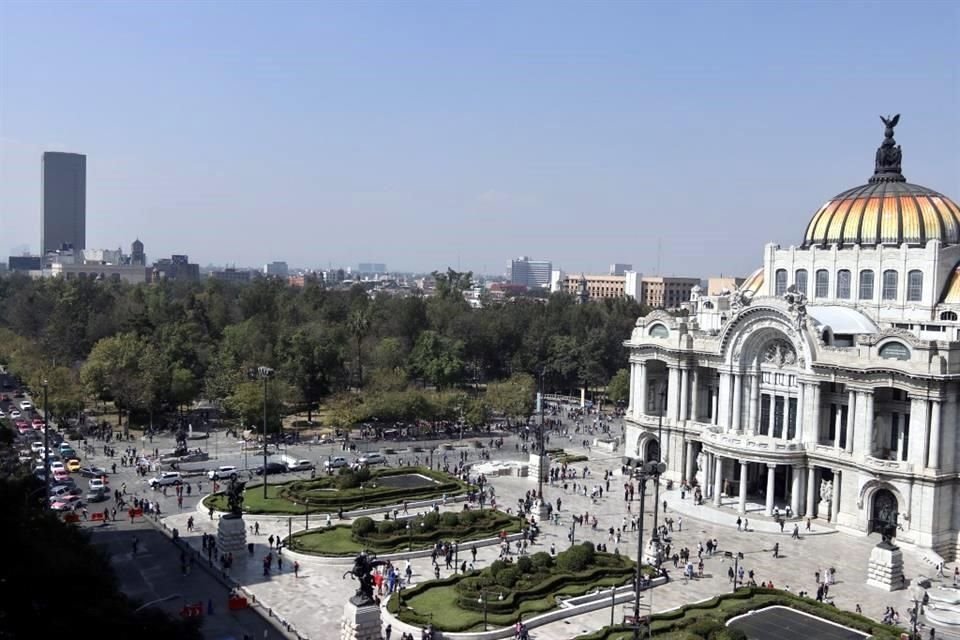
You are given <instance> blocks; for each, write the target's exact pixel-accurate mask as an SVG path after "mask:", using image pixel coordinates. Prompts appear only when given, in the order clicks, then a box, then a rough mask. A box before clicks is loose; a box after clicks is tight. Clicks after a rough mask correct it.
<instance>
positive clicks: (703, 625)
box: [687, 618, 724, 638]
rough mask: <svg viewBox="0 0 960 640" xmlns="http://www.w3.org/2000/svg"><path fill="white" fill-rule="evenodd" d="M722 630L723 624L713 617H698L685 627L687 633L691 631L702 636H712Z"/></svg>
mask: <svg viewBox="0 0 960 640" xmlns="http://www.w3.org/2000/svg"><path fill="white" fill-rule="evenodd" d="M723 630H724V626H723V625H722V624H720V623H719V622H717V621H716V620H714V619H713V618H700V619H699V620H697V621H695V622H694V623H693V624H691V625H689V626H688V627H687V633H693V634H696V635H698V636H701V637H703V638H712V637H713V634H715V633H717V632H719V631H723Z"/></svg>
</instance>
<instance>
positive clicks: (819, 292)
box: [813, 269, 830, 298]
mask: <svg viewBox="0 0 960 640" xmlns="http://www.w3.org/2000/svg"><path fill="white" fill-rule="evenodd" d="M816 279H817V280H816V283H815V286H816V289H815V290H814V292H813V294H814V297H817V298H826V297H827V293H828V292H829V290H830V274H829V273H828V272H827V270H826V269H817V274H816Z"/></svg>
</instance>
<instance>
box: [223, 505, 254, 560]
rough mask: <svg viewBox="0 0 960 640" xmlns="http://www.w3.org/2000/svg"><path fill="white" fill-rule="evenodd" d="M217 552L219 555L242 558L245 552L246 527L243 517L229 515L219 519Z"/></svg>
mask: <svg viewBox="0 0 960 640" xmlns="http://www.w3.org/2000/svg"><path fill="white" fill-rule="evenodd" d="M217 551H218V552H219V553H220V555H224V554H226V553H232V554H233V555H234V557H237V558H243V557H245V556H246V551H247V526H246V524H245V523H244V522H243V516H238V515H234V514H232V513H229V514H227V515H225V516H223V517H222V518H220V523H219V524H218V525H217Z"/></svg>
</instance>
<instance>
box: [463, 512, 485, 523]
mask: <svg viewBox="0 0 960 640" xmlns="http://www.w3.org/2000/svg"><path fill="white" fill-rule="evenodd" d="M482 517H484V516H483V513H482V512H480V511H473V510H470V511H461V512H460V513H459V518H460V522H461V523H463V524H465V525H471V524H473V523H474V522H476V521H477V520H479V519H480V518H482Z"/></svg>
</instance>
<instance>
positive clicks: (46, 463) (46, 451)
mask: <svg viewBox="0 0 960 640" xmlns="http://www.w3.org/2000/svg"><path fill="white" fill-rule="evenodd" d="M49 415H50V411H49V409H48V408H47V379H46V378H44V379H43V483H44V485H45V486H46V488H47V504H46V506H47V507H49V506H50V419H49Z"/></svg>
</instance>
